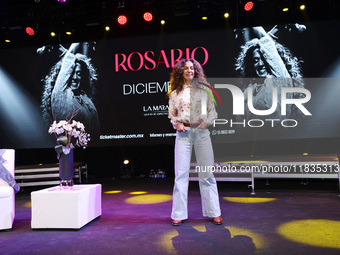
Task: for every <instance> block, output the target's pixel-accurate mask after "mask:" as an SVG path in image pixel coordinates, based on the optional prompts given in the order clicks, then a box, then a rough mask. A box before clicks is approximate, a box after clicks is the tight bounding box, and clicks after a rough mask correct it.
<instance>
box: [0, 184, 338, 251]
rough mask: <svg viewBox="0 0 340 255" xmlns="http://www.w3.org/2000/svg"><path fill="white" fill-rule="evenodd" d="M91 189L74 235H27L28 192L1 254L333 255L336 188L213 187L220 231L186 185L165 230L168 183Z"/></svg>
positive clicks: (3, 236) (1, 239) (0, 236)
mask: <svg viewBox="0 0 340 255" xmlns="http://www.w3.org/2000/svg"><path fill="white" fill-rule="evenodd" d="M91 183H101V184H102V185H103V194H102V215H101V217H100V218H97V219H95V220H94V221H92V222H90V223H89V224H87V225H85V226H84V227H83V228H81V229H80V230H31V225H30V224H31V208H30V192H31V191H32V190H33V189H32V188H31V190H29V189H25V190H23V191H21V192H20V193H18V194H17V196H16V217H15V221H14V225H13V229H12V230H11V231H0V251H1V254H16V255H17V254H44V255H45V254H309V255H311V254H340V231H339V229H340V197H338V194H339V184H338V181H337V180H311V181H310V182H309V183H308V184H307V185H303V184H301V181H300V180H292V179H291V180H273V181H270V185H266V183H265V180H259V181H256V190H255V191H256V195H253V196H252V195H250V190H249V189H248V188H247V185H248V183H231V182H219V183H218V185H219V193H220V199H221V209H222V216H223V219H224V224H223V225H221V226H216V225H213V224H212V223H211V221H210V219H207V218H203V217H202V214H201V205H200V195H199V189H198V184H197V182H191V183H190V193H189V219H188V220H187V221H186V223H185V224H183V225H182V226H179V227H173V226H171V225H170V211H171V192H172V184H173V179H172V178H166V179H130V180H108V179H106V180H93V181H91ZM41 188H43V187H39V188H35V189H34V190H38V189H41ZM144 192H145V193H144ZM51 203H53V201H51ZM65 210H67V208H65Z"/></svg>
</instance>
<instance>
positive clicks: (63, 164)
mask: <svg viewBox="0 0 340 255" xmlns="http://www.w3.org/2000/svg"><path fill="white" fill-rule="evenodd" d="M73 174H74V166H73V150H70V153H69V154H64V153H61V155H60V158H59V177H60V189H72V187H73V184H74V183H73V179H72V178H73Z"/></svg>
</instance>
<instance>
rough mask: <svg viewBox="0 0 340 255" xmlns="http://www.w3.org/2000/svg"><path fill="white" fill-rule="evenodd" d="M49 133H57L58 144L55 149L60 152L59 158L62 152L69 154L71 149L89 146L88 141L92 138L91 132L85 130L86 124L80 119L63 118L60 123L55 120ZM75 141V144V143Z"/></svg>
mask: <svg viewBox="0 0 340 255" xmlns="http://www.w3.org/2000/svg"><path fill="white" fill-rule="evenodd" d="M48 133H49V134H55V135H56V137H58V136H59V137H58V138H57V144H58V145H56V146H55V150H56V152H57V153H58V158H59V156H60V154H61V153H64V154H66V155H67V154H69V153H70V151H71V149H73V148H75V146H77V147H83V149H85V148H86V147H87V143H88V142H89V141H90V140H91V139H90V134H87V133H86V132H85V126H84V125H83V123H81V122H79V121H75V120H72V123H71V120H70V121H66V120H61V121H59V122H58V123H57V122H56V121H53V123H52V125H51V126H50V128H49V130H48ZM72 141H73V142H75V145H73V143H72Z"/></svg>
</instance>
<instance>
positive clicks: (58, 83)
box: [37, 42, 99, 134]
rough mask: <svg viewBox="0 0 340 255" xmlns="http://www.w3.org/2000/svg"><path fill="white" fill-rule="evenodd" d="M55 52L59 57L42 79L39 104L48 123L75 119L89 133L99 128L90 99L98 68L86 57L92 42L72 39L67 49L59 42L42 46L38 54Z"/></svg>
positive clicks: (96, 113)
mask: <svg viewBox="0 0 340 255" xmlns="http://www.w3.org/2000/svg"><path fill="white" fill-rule="evenodd" d="M52 51H55V52H54V53H58V54H59V57H60V60H59V61H58V62H57V63H56V64H55V65H54V66H53V67H52V68H51V70H50V73H49V74H48V75H46V77H45V78H44V79H43V86H44V88H43V95H42V102H41V107H42V111H43V118H44V120H45V121H46V123H47V124H48V125H50V124H51V123H52V122H53V121H54V120H56V121H59V120H69V119H71V117H72V116H74V117H73V119H74V120H77V121H80V122H82V123H83V124H84V125H85V129H86V131H87V132H88V133H90V134H95V133H98V132H99V118H98V112H97V109H96V107H95V105H94V103H93V98H94V94H95V82H96V81H97V72H96V69H95V68H94V66H93V65H92V63H91V59H90V58H89V57H88V54H89V52H90V51H94V44H90V43H87V42H86V43H72V44H71V46H70V47H69V48H68V49H66V48H64V47H63V46H62V45H54V46H44V47H42V48H39V49H38V50H37V52H38V53H39V54H45V53H51V52H52Z"/></svg>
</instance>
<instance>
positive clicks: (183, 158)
mask: <svg viewBox="0 0 340 255" xmlns="http://www.w3.org/2000/svg"><path fill="white" fill-rule="evenodd" d="M170 84H171V91H169V94H170V98H169V118H170V121H171V124H172V125H173V127H174V129H176V131H177V133H176V142H175V185H174V189H173V205H172V213H171V218H172V225H174V226H179V225H181V224H182V223H183V220H185V219H187V218H188V186H189V169H190V161H191V150H192V146H194V149H195V155H196V158H197V166H198V167H197V168H196V169H198V176H199V187H200V193H201V200H202V210H203V216H204V217H209V218H213V223H214V224H217V225H220V224H222V222H223V220H222V217H221V209H220V203H219V196H218V191H217V184H216V180H215V177H214V175H213V173H212V171H211V169H212V167H213V165H214V153H213V149H212V144H211V140H210V132H209V130H208V129H207V127H208V126H209V125H210V124H211V123H212V121H213V120H214V119H215V118H217V113H216V110H215V106H214V102H213V100H212V98H211V97H210V96H209V94H208V93H207V90H208V91H209V88H208V87H207V86H206V85H207V81H206V77H205V74H204V71H203V68H202V66H201V65H200V64H199V63H198V62H197V61H196V60H194V59H182V60H181V61H179V62H178V63H177V64H176V65H175V67H174V68H173V71H172V73H171V77H170ZM204 84H206V85H204ZM209 93H210V94H211V91H209ZM205 108H206V109H205Z"/></svg>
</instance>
